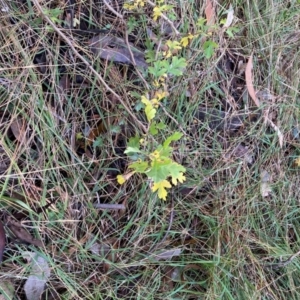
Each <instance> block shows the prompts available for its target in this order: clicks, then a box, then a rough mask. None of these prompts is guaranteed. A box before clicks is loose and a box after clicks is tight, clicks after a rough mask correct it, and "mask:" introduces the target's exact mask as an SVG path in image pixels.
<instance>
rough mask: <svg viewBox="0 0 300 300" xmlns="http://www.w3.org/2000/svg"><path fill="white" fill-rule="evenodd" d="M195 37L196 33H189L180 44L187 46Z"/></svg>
mask: <svg viewBox="0 0 300 300" xmlns="http://www.w3.org/2000/svg"><path fill="white" fill-rule="evenodd" d="M194 37H195V36H194V35H192V34H191V33H189V35H188V36H185V37H183V38H182V39H181V40H180V44H181V45H182V47H184V48H185V47H186V46H187V45H188V44H189V42H190V41H191V40H192V39H193V38H194Z"/></svg>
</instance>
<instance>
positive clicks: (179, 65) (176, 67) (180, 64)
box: [168, 56, 187, 76]
mask: <svg viewBox="0 0 300 300" xmlns="http://www.w3.org/2000/svg"><path fill="white" fill-rule="evenodd" d="M186 66H187V63H186V59H185V58H184V57H180V58H178V57H177V56H173V57H172V62H171V65H170V66H169V68H168V73H170V74H172V75H175V76H180V75H182V74H183V70H184V69H185V67H186Z"/></svg>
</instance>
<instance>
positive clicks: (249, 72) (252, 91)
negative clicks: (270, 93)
mask: <svg viewBox="0 0 300 300" xmlns="http://www.w3.org/2000/svg"><path fill="white" fill-rule="evenodd" d="M252 69H253V55H252V54H251V55H250V57H249V60H248V63H247V66H246V71H245V77H246V86H247V89H248V93H249V95H250V97H251V98H252V100H253V101H254V103H255V104H256V106H258V107H259V105H260V103H259V100H258V99H257V97H256V92H255V89H254V87H253V79H252Z"/></svg>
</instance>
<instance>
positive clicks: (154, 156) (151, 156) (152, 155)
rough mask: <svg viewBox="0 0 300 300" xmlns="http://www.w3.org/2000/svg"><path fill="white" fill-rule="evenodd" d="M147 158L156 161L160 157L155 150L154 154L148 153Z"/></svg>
mask: <svg viewBox="0 0 300 300" xmlns="http://www.w3.org/2000/svg"><path fill="white" fill-rule="evenodd" d="M149 157H150V159H151V160H154V159H158V158H159V157H160V153H159V151H157V150H155V151H154V152H152V153H150V155H149Z"/></svg>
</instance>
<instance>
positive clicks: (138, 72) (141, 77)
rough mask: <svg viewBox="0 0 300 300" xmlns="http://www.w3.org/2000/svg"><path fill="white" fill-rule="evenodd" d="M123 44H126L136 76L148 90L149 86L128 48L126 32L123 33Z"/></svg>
mask: <svg viewBox="0 0 300 300" xmlns="http://www.w3.org/2000/svg"><path fill="white" fill-rule="evenodd" d="M125 42H126V45H127V48H128V51H129V54H130V58H131V61H132V63H133V65H134V67H135V70H136V72H137V74H138V75H139V77H140V79H141V80H142V81H143V82H144V84H145V86H146V88H147V89H148V90H149V89H150V87H149V84H148V83H147V81H146V80H145V78H144V77H143V76H142V74H141V72H140V71H139V69H138V68H137V65H136V62H135V58H134V55H133V53H132V50H131V48H130V44H129V40H128V33H127V30H126V31H125Z"/></svg>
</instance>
